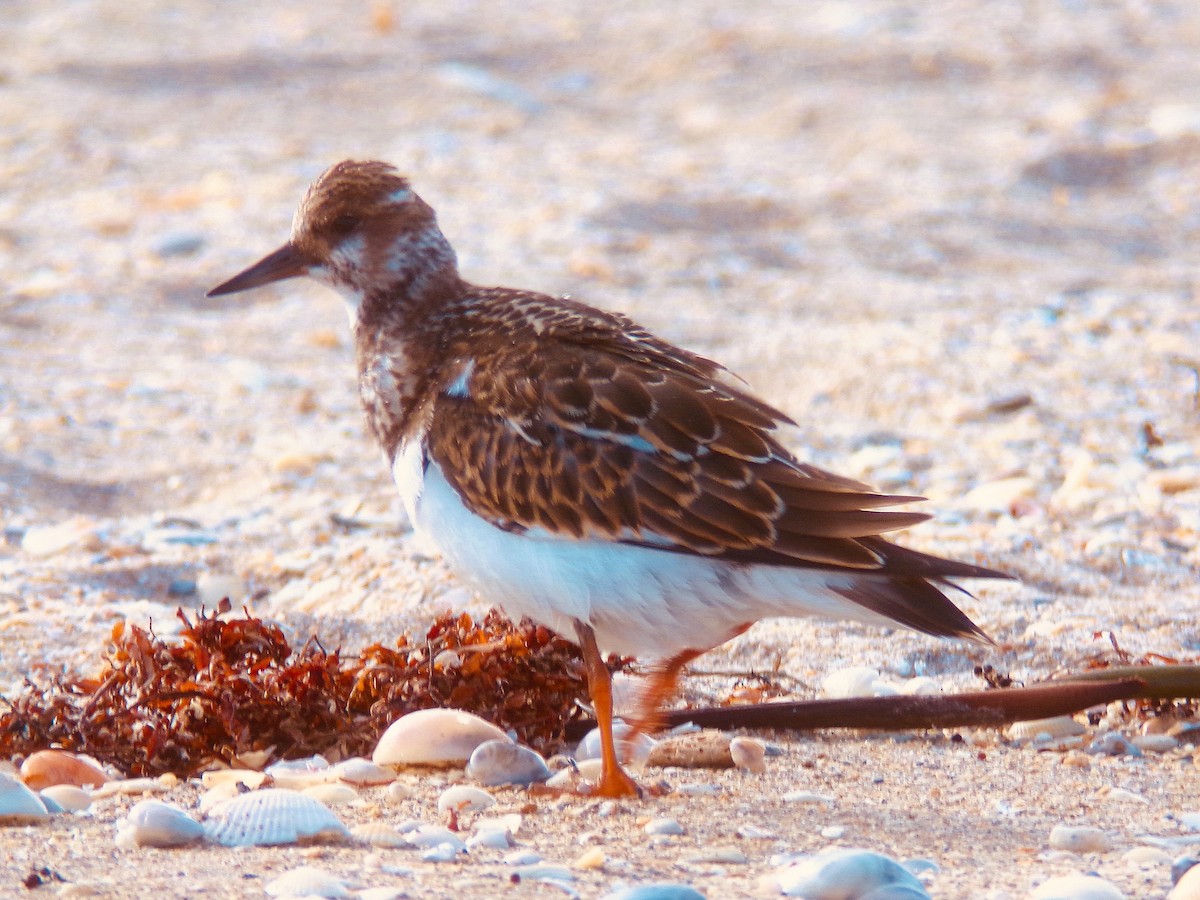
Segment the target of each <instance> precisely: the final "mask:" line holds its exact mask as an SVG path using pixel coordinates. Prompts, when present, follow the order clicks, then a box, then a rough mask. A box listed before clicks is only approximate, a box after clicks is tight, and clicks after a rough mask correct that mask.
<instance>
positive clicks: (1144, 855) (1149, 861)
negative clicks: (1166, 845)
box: [1121, 847, 1171, 869]
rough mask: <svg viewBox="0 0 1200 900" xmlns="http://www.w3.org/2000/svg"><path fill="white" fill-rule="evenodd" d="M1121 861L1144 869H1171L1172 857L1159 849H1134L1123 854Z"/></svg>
mask: <svg viewBox="0 0 1200 900" xmlns="http://www.w3.org/2000/svg"><path fill="white" fill-rule="evenodd" d="M1121 861H1122V862H1124V863H1126V864H1128V865H1131V866H1137V867H1139V868H1143V869H1156V868H1158V867H1159V866H1164V867H1166V868H1170V866H1171V857H1170V856H1168V855H1167V854H1166V853H1164V852H1163V851H1162V850H1160V849H1158V848H1157V847H1134V848H1133V849H1132V850H1129V851H1127V852H1125V853H1124V854H1122V856H1121Z"/></svg>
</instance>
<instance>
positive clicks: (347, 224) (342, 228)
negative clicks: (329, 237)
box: [329, 213, 359, 235]
mask: <svg viewBox="0 0 1200 900" xmlns="http://www.w3.org/2000/svg"><path fill="white" fill-rule="evenodd" d="M358 223H359V218H358V216H354V215H351V214H350V213H342V215H340V216H338V217H337V218H335V219H334V220H333V221H332V222H330V223H329V227H330V228H331V229H332V230H333V232H334V233H335V234H341V235H344V234H349V233H350V232H352V231H353V230H354V229H355V228H357V227H358Z"/></svg>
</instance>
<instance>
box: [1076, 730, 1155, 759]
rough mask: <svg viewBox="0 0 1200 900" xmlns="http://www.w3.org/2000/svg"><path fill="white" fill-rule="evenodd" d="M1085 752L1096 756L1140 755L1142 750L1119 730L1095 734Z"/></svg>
mask: <svg viewBox="0 0 1200 900" xmlns="http://www.w3.org/2000/svg"><path fill="white" fill-rule="evenodd" d="M1087 752H1088V753H1091V754H1094V755H1098V756H1141V755H1142V751H1141V750H1139V749H1138V748H1137V747H1136V746H1135V745H1134V744H1133V743H1132V742H1130V740H1129V738H1127V737H1125V735H1123V734H1121V733H1120V732H1119V731H1108V732H1105V733H1104V734H1100V735H1097V736H1096V737H1095V738H1094V739H1093V740H1092V742H1091V744H1089V745H1088V748H1087Z"/></svg>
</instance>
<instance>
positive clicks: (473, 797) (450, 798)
mask: <svg viewBox="0 0 1200 900" xmlns="http://www.w3.org/2000/svg"><path fill="white" fill-rule="evenodd" d="M495 804H496V798H495V797H493V796H492V795H491V794H489V793H488V792H487V791H482V790H480V789H479V788H477V787H471V785H469V784H456V785H454V786H453V787H449V788H447V789H446V790H444V791H443V792H442V795H441V796H440V797H438V802H437V808H438V812H440V813H443V814H444V813H446V812H449V811H450V810H452V809H453V810H455V811H456V812H477V811H479V810H481V809H488V808H489V807H491V806H495Z"/></svg>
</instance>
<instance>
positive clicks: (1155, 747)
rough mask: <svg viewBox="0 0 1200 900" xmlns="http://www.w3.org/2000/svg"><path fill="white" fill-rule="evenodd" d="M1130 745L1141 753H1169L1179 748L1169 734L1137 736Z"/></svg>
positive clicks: (1177, 743)
mask: <svg viewBox="0 0 1200 900" xmlns="http://www.w3.org/2000/svg"><path fill="white" fill-rule="evenodd" d="M1130 743H1132V744H1133V746H1135V747H1137V748H1138V749H1139V750H1141V751H1142V752H1143V753H1169V752H1171V751H1172V750H1174V749H1175V748H1176V747H1178V746H1179V741H1177V740H1175V738H1173V737H1171V735H1169V734H1139V735H1136V736H1134V738H1133V739H1132V740H1131V741H1130Z"/></svg>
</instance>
